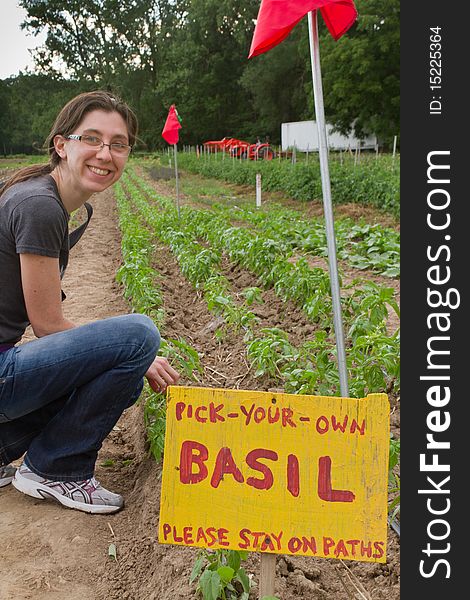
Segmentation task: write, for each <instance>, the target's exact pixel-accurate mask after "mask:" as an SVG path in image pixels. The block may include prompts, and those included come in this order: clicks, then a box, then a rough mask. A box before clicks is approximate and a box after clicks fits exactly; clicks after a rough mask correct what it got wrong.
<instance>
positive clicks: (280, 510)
mask: <svg viewBox="0 0 470 600" xmlns="http://www.w3.org/2000/svg"><path fill="white" fill-rule="evenodd" d="M388 448H389V404H388V398H387V396H386V395H385V394H371V395H369V396H367V398H362V399H355V398H338V397H322V396H301V395H293V394H275V393H270V392H255V391H240V390H226V389H213V388H196V387H175V386H173V387H170V388H169V391H168V400H167V424H166V437H165V453H164V464H163V482H162V498H161V507H160V523H159V541H160V542H161V543H164V544H182V545H186V546H199V547H204V548H225V549H233V550H249V551H261V552H271V553H280V554H293V555H305V556H317V557H325V558H336V559H351V560H358V561H366V562H385V560H386V540H387V478H388V473H387V471H388Z"/></svg>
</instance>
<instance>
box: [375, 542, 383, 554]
mask: <svg viewBox="0 0 470 600" xmlns="http://www.w3.org/2000/svg"><path fill="white" fill-rule="evenodd" d="M383 546H384V543H383V542H374V549H375V550H377V552H375V553H374V558H382V556H383V555H384V549H383Z"/></svg>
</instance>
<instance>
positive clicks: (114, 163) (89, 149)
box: [56, 110, 129, 195]
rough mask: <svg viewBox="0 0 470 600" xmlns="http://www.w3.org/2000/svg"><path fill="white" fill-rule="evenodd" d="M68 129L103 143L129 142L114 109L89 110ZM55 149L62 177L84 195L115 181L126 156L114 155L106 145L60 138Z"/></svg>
mask: <svg viewBox="0 0 470 600" xmlns="http://www.w3.org/2000/svg"><path fill="white" fill-rule="evenodd" d="M71 133H72V134H74V135H90V136H93V137H96V138H100V139H101V140H102V141H103V142H104V143H105V144H112V143H121V144H129V135H128V131H127V125H126V122H125V121H124V119H123V118H122V117H121V115H120V114H119V113H117V112H106V111H104V110H94V111H91V112H89V113H88V114H87V115H85V117H84V119H83V121H82V122H81V123H80V125H79V126H78V127H77V128H76V129H75V130H74V131H72V132H71ZM57 137H58V138H60V137H61V136H57ZM56 149H57V150H58V152H59V155H60V157H61V158H62V162H61V168H62V169H65V172H66V179H67V180H69V181H70V183H71V184H72V185H73V186H74V191H75V192H77V191H78V190H81V191H83V193H84V194H85V193H86V194H87V195H91V194H94V193H96V192H102V191H103V190H105V189H106V188H108V187H109V186H110V185H112V184H113V183H115V182H116V181H117V180H118V179H119V178H120V177H121V175H122V172H123V170H124V167H125V165H126V162H127V156H119V155H116V154H115V153H113V152H111V150H110V148H109V146H103V147H102V148H100V147H99V146H98V147H93V146H89V145H87V144H86V143H85V142H82V141H79V140H73V139H72V140H70V139H65V141H64V138H62V143H61V144H60V145H59V147H58V148H57V146H56Z"/></svg>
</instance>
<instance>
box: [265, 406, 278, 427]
mask: <svg viewBox="0 0 470 600" xmlns="http://www.w3.org/2000/svg"><path fill="white" fill-rule="evenodd" d="M272 411H274V414H273V413H272ZM280 412H281V411H280V410H279V406H270V407H269V408H268V423H277V422H278V421H279V415H280Z"/></svg>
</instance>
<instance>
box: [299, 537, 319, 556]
mask: <svg viewBox="0 0 470 600" xmlns="http://www.w3.org/2000/svg"><path fill="white" fill-rule="evenodd" d="M309 550H310V552H311V553H312V554H316V553H317V542H316V541H315V538H314V537H311V538H310V539H308V538H306V537H305V536H304V535H303V536H302V552H308V551H309Z"/></svg>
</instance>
